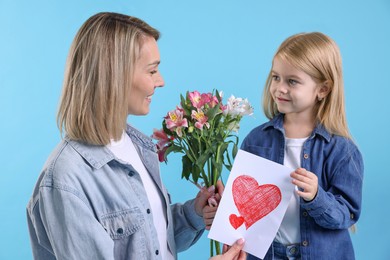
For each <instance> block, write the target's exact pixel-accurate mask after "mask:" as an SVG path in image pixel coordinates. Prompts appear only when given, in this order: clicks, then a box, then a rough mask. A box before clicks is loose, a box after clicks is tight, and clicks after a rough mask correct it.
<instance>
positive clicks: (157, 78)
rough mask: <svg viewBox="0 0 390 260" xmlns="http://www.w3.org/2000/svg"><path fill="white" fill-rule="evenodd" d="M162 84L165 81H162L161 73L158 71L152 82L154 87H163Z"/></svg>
mask: <svg viewBox="0 0 390 260" xmlns="http://www.w3.org/2000/svg"><path fill="white" fill-rule="evenodd" d="M164 84H165V82H164V79H163V77H162V75H161V74H160V73H158V75H157V77H156V81H155V83H154V85H155V87H159V88H161V87H164Z"/></svg>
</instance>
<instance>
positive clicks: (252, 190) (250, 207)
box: [229, 175, 282, 229]
mask: <svg viewBox="0 0 390 260" xmlns="http://www.w3.org/2000/svg"><path fill="white" fill-rule="evenodd" d="M232 192H233V200H234V203H235V204H236V206H237V209H238V212H239V213H240V214H241V216H236V215H235V214H231V215H230V217H229V220H230V224H231V225H232V226H233V227H234V228H235V229H237V228H238V227H240V226H241V225H242V222H241V223H240V221H239V220H240V219H241V218H243V220H244V223H245V227H246V229H248V228H249V227H250V226H252V225H253V224H254V223H256V222H257V221H259V220H260V219H262V218H263V217H265V216H267V215H268V214H269V213H270V212H272V211H273V210H274V209H275V208H276V207H277V206H278V205H279V203H280V201H281V200H282V193H281V191H280V189H279V188H278V187H277V186H276V185H272V184H263V185H260V186H259V184H258V182H257V181H256V180H255V179H254V178H252V177H251V176H248V175H241V176H239V177H237V178H236V179H235V180H234V181H233V188H232ZM237 225H238V226H237Z"/></svg>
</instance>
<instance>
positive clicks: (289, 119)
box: [283, 115, 315, 138]
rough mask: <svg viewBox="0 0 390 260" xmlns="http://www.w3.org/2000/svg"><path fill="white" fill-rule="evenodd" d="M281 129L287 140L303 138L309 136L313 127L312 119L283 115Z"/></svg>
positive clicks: (313, 121)
mask: <svg viewBox="0 0 390 260" xmlns="http://www.w3.org/2000/svg"><path fill="white" fill-rule="evenodd" d="M283 127H284V131H285V135H286V137H287V138H305V137H308V136H310V134H311V133H312V132H313V130H314V127H315V120H314V117H313V118H299V117H294V116H293V115H285V116H284V122H283Z"/></svg>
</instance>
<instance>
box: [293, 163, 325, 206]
mask: <svg viewBox="0 0 390 260" xmlns="http://www.w3.org/2000/svg"><path fill="white" fill-rule="evenodd" d="M290 176H291V178H293V180H292V183H293V184H295V185H297V186H298V188H301V189H302V190H303V191H301V190H298V191H297V194H298V195H299V196H300V197H302V198H303V199H304V200H305V201H312V200H313V199H314V198H315V197H316V195H317V191H318V178H317V175H315V174H314V173H312V172H309V171H307V170H306V169H304V168H298V169H296V170H295V171H294V172H292V173H291V174H290Z"/></svg>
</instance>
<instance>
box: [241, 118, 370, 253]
mask: <svg viewBox="0 0 390 260" xmlns="http://www.w3.org/2000/svg"><path fill="white" fill-rule="evenodd" d="M283 117H284V116H283V114H279V115H277V116H276V117H274V118H273V119H272V120H271V121H269V122H267V123H265V124H263V125H260V126H258V127H256V128H255V129H253V130H252V131H251V132H250V133H249V134H248V136H247V137H246V138H245V140H244V141H243V143H242V147H241V149H243V150H245V151H247V152H250V153H253V154H256V155H258V156H261V157H264V158H266V159H269V160H272V161H274V162H277V163H280V164H283V159H284V147H285V132H284V129H283ZM301 167H302V168H305V169H306V170H308V171H311V172H313V173H315V174H316V175H317V177H318V186H319V187H318V193H317V196H316V197H315V198H314V199H313V200H312V201H310V202H305V201H304V200H303V199H302V198H301V200H300V206H301V207H300V230H301V243H300V252H301V259H333V260H334V259H340V260H341V259H342V260H348V259H355V256H354V251H353V246H352V241H351V237H350V234H349V230H348V228H349V227H351V226H352V225H353V224H355V223H356V221H357V220H358V219H359V216H360V211H361V203H362V182H363V159H362V155H361V154H360V152H359V150H358V148H357V147H356V145H355V144H354V143H353V142H352V141H351V140H350V139H347V138H344V137H341V136H337V135H331V134H329V133H328V132H327V131H326V130H325V128H324V127H323V126H322V125H321V124H319V125H317V126H316V128H315V129H314V131H313V133H312V134H311V135H310V137H309V138H308V139H307V140H306V141H305V143H304V145H303V148H302V154H301ZM251 257H252V256H251ZM249 258H250V257H249ZM251 259H253V258H251ZM265 259H272V246H271V247H270V250H269V251H268V253H267V255H266V257H265Z"/></svg>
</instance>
